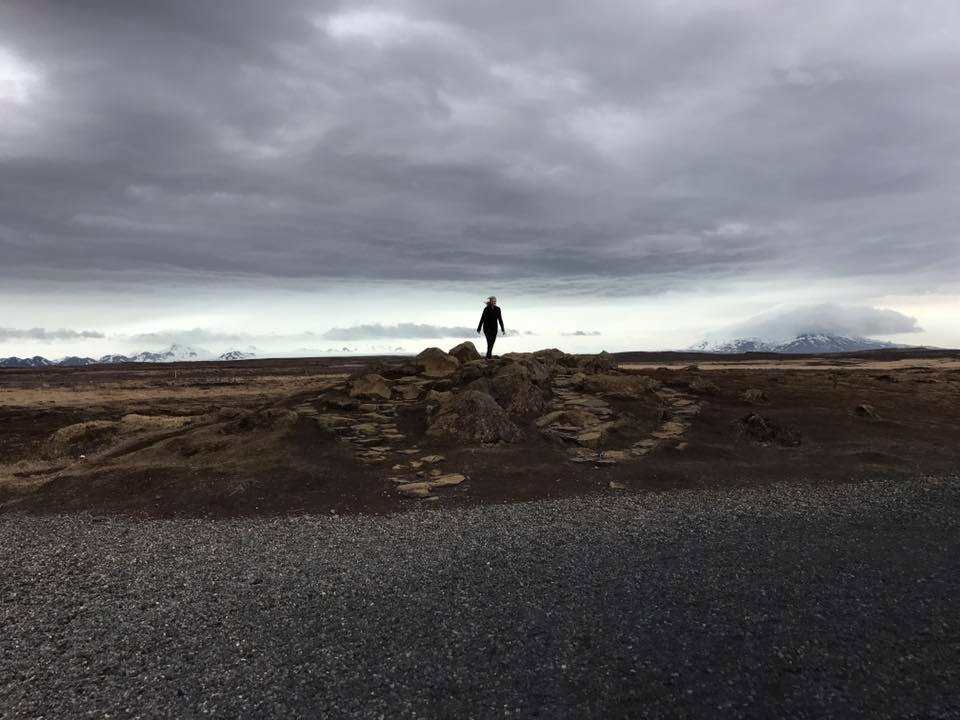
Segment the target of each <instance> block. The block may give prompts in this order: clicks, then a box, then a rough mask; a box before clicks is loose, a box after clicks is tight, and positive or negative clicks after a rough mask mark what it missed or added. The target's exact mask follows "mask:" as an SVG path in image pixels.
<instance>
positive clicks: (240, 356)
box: [217, 350, 257, 361]
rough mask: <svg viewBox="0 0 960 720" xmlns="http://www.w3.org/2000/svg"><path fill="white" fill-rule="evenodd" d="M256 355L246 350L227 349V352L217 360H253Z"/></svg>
mask: <svg viewBox="0 0 960 720" xmlns="http://www.w3.org/2000/svg"><path fill="white" fill-rule="evenodd" d="M256 356H257V355H256V353H252V352H244V351H243V350H227V352H225V353H223V354H222V355H221V356H220V357H218V358H217V360H223V361H229V360H251V359H253V358H255V357H256Z"/></svg>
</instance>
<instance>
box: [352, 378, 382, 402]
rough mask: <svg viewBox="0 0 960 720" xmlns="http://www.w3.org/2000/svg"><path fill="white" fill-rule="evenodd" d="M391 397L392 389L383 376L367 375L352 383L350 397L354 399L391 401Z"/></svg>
mask: <svg viewBox="0 0 960 720" xmlns="http://www.w3.org/2000/svg"><path fill="white" fill-rule="evenodd" d="M391 396H392V393H391V392H390V387H389V386H388V385H387V382H386V380H384V378H383V376H382V375H377V374H376V373H367V374H365V375H361V376H360V377H356V378H354V379H353V380H351V381H350V397H352V398H371V397H381V398H384V399H385V400H389V399H390V397H391Z"/></svg>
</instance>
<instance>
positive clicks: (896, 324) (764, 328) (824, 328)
mask: <svg viewBox="0 0 960 720" xmlns="http://www.w3.org/2000/svg"><path fill="white" fill-rule="evenodd" d="M922 330H923V328H920V327H918V326H917V319H916V318H913V317H908V316H907V315H904V314H903V313H899V312H896V311H895V310H883V309H880V308H873V307H862V306H850V305H833V304H823V305H811V306H805V307H796V308H789V309H782V310H778V311H774V312H770V313H764V314H762V315H757V316H756V317H753V318H750V319H749V320H746V321H744V322H743V323H740V324H738V325H735V326H732V327H730V328H727V329H726V331H725V332H724V335H726V336H729V337H759V338H792V337H796V336H797V335H800V334H803V333H824V334H830V335H851V336H871V335H898V334H901V333H916V332H922Z"/></svg>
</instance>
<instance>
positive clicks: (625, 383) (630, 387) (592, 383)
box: [575, 374, 661, 400]
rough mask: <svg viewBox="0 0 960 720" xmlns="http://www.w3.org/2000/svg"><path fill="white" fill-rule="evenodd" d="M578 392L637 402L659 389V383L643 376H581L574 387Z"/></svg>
mask: <svg viewBox="0 0 960 720" xmlns="http://www.w3.org/2000/svg"><path fill="white" fill-rule="evenodd" d="M575 387H577V388H578V389H579V390H583V391H584V392H588V393H592V394H594V395H600V396H601V397H607V398H614V399H619V400H637V399H639V398H642V397H644V396H646V395H650V394H651V393H654V392H656V391H657V390H659V389H660V387H661V385H660V383H659V382H658V381H657V380H655V379H654V378H651V377H647V376H645V375H612V374H594V375H581V376H579V378H578V382H577V384H576V386H575Z"/></svg>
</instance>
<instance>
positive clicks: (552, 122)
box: [0, 0, 960, 294]
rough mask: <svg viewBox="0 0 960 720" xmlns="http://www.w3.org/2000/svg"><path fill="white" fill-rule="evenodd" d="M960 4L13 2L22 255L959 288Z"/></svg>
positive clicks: (66, 262) (10, 265) (3, 227)
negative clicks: (958, 34)
mask: <svg viewBox="0 0 960 720" xmlns="http://www.w3.org/2000/svg"><path fill="white" fill-rule="evenodd" d="M958 22H960V4H956V3H917V4H912V3H906V4H905V3H900V2H892V1H887V0H862V1H861V2H848V3H836V2H833V1H832V0H829V1H828V0H822V1H812V2H804V3H791V4H780V3H778V4H762V3H761V4H755V3H743V2H716V3H697V2H692V1H691V2H676V3H636V2H625V1H624V2H612V1H610V0H600V1H598V2H591V3H584V2H574V1H573V0H549V1H547V0H543V1H540V2H516V0H494V1H493V2H483V3H473V2H450V1H449V0H397V1H395V2H389V3H387V2H383V3H380V4H376V3H370V4H362V5H361V4H350V3H341V2H333V1H332V0H331V1H326V2H324V1H318V0H310V1H309V2H307V1H306V0H303V1H298V0H291V1H290V2H282V3H268V2H261V1H260V0H207V1H206V2H196V1H195V0H166V1H165V2H129V1H127V0H114V1H112V2H111V1H108V0H97V1H94V2H82V3H77V2H67V1H66V0H63V1H61V2H52V1H50V0H6V2H4V3H2V5H0V49H2V50H3V51H4V52H6V53H8V54H9V55H10V57H15V58H16V59H17V62H18V63H20V65H21V66H22V67H21V69H20V70H19V71H18V72H20V74H21V75H22V76H23V77H24V78H27V79H26V80H23V81H22V82H20V86H22V87H21V89H19V90H18V91H17V95H16V96H14V95H13V91H8V92H7V97H6V98H5V99H2V98H3V96H2V95H0V104H2V105H3V107H2V109H0V259H2V262H0V275H3V276H7V277H12V276H18V277H22V276H23V275H24V274H25V273H28V272H36V271H38V270H43V271H44V272H48V273H54V274H56V273H62V274H63V276H64V277H71V278H73V279H83V278H84V277H92V276H93V274H94V273H97V272H101V271H116V270H123V271H126V272H133V271H137V272H141V273H146V276H147V277H149V276H150V273H151V272H157V273H160V272H164V273H170V272H173V273H177V272H186V271H190V272H200V273H206V274H208V275H210V276H211V277H216V276H218V275H220V274H245V273H248V274H252V275H260V276H271V277H279V278H293V277H317V276H322V277H327V278H368V279H381V280H390V281H403V280H411V279H415V280H417V281H421V282H432V281H453V280H458V281H463V282H467V281H481V280H489V278H491V277H496V278H497V279H498V282H500V283H501V285H504V284H507V283H508V282H510V281H513V280H515V281H517V282H522V284H523V287H526V288H535V289H543V288H549V289H553V290H556V291H558V292H596V293H601V294H614V293H629V294H643V293H648V292H656V291H661V290H666V289H669V288H678V287H683V288H692V287H698V286H700V285H703V284H708V283H715V282H720V281H725V280H732V279H743V278H750V279H763V280H771V279H775V278H780V277H783V278H796V279H799V280H802V279H803V278H805V277H810V276H816V277H818V278H835V279H837V278H840V279H844V280H848V281H850V282H851V283H854V284H856V283H860V284H863V285H865V286H866V285H870V284H873V285H881V284H883V283H886V282H888V280H889V279H890V278H895V279H896V281H897V288H898V290H901V291H908V290H912V291H916V290H927V289H931V288H937V287H941V286H945V285H947V284H950V283H954V282H955V278H956V276H957V271H958V270H960V262H958V256H960V251H958V247H960V246H958V243H957V241H956V235H955V228H956V227H957V222H958V220H960V205H958V204H957V203H956V193H957V185H958V183H960V163H958V162H957V155H958V152H960V150H958V146H957V144H956V127H957V121H958V116H960V97H958V95H957V94H956V92H955V91H954V90H955V87H954V86H955V80H956V74H957V73H956V70H957V68H958V67H960V45H958V44H957V43H956V40H955V37H954V36H953V35H952V34H950V33H947V32H944V28H948V27H956V26H957V24H958ZM24 68H26V69H24ZM18 82H19V81H18ZM20 86H18V87H20ZM24 88H26V89H24ZM28 90H29V92H28Z"/></svg>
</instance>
